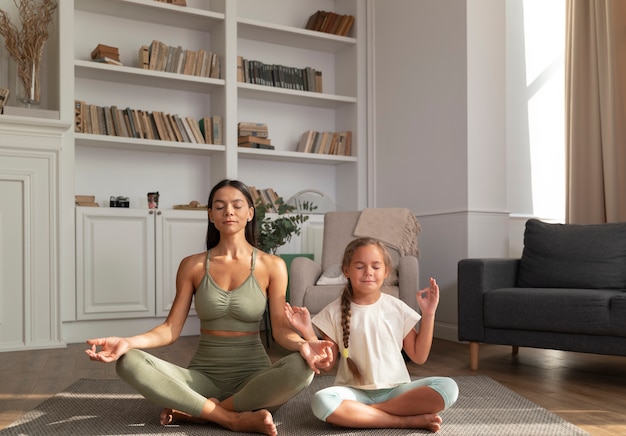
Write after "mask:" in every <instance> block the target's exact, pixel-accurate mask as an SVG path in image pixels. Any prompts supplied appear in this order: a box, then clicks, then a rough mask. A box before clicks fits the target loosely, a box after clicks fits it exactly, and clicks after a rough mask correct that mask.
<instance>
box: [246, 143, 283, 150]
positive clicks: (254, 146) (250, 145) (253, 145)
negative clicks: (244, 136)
mask: <svg viewBox="0 0 626 436" xmlns="http://www.w3.org/2000/svg"><path fill="white" fill-rule="evenodd" d="M237 145H238V146H239V147H246V148H263V149H265V150H274V149H275V148H274V146H273V145H271V144H257V143H255V142H240V143H238V144H237Z"/></svg>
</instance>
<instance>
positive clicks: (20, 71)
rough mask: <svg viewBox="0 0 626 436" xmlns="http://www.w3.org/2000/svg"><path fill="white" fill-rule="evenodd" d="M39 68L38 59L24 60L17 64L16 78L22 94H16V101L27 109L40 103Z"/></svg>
mask: <svg viewBox="0 0 626 436" xmlns="http://www.w3.org/2000/svg"><path fill="white" fill-rule="evenodd" d="M40 66H41V62H40V60H39V59H24V60H22V61H20V62H18V63H17V77H18V79H19V82H20V84H21V86H22V92H21V93H20V94H18V99H19V101H20V102H21V103H23V104H24V105H26V106H27V107H29V106H36V105H38V104H39V103H40V102H41V100H40V92H41V89H40V82H39V73H40Z"/></svg>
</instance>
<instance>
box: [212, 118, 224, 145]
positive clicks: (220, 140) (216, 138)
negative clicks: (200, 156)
mask: <svg viewBox="0 0 626 436" xmlns="http://www.w3.org/2000/svg"><path fill="white" fill-rule="evenodd" d="M211 124H212V126H213V143H214V144H219V145H223V144H224V137H223V136H222V132H223V126H222V117H221V116H219V115H213V118H211Z"/></svg>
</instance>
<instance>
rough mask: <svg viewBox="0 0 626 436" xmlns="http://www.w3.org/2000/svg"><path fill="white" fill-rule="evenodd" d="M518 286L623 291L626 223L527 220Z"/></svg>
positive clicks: (625, 263)
mask: <svg viewBox="0 0 626 436" xmlns="http://www.w3.org/2000/svg"><path fill="white" fill-rule="evenodd" d="M517 286H519V287H524V288H586V289H626V223H608V224H586V225H585V224H550V223H545V222H542V221H539V220H536V219H530V220H528V221H527V222H526V230H525V232H524V250H523V253H522V259H521V261H520V266H519V271H518V275H517Z"/></svg>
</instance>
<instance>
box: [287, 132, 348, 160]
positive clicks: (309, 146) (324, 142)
mask: <svg viewBox="0 0 626 436" xmlns="http://www.w3.org/2000/svg"><path fill="white" fill-rule="evenodd" d="M296 151H299V152H301V153H317V154H331V155H335V156H352V132H350V131H345V132H316V131H315V130H307V131H306V132H304V133H303V134H302V136H301V137H300V141H299V142H298V145H297V146H296Z"/></svg>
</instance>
